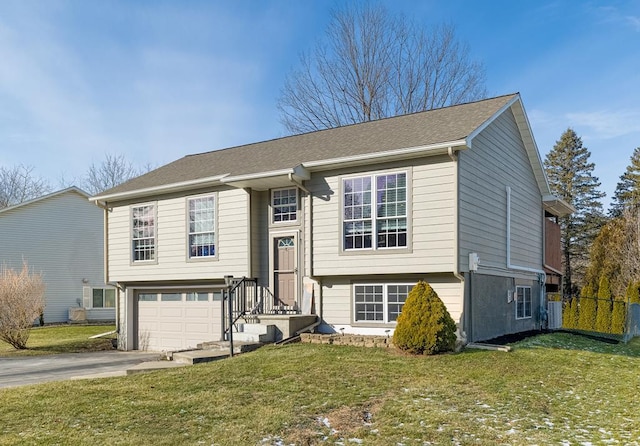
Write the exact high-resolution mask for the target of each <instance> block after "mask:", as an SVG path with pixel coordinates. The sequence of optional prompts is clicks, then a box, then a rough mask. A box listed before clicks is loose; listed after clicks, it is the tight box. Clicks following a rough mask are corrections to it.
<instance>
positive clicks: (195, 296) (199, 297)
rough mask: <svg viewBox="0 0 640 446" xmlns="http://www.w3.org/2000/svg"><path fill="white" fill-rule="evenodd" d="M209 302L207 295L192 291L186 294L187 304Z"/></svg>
mask: <svg viewBox="0 0 640 446" xmlns="http://www.w3.org/2000/svg"><path fill="white" fill-rule="evenodd" d="M208 300H209V293H203V292H199V291H194V292H191V293H187V302H196V301H197V302H206V301H208Z"/></svg>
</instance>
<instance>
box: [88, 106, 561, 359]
mask: <svg viewBox="0 0 640 446" xmlns="http://www.w3.org/2000/svg"><path fill="white" fill-rule="evenodd" d="M92 200H93V201H95V202H96V203H99V204H100V205H101V206H102V207H103V208H104V209H105V218H106V220H107V228H108V231H107V234H108V235H107V249H106V255H107V273H106V275H107V278H108V281H109V282H111V283H114V284H116V285H117V287H118V290H119V300H118V310H117V312H118V322H119V326H118V329H119V334H120V337H119V342H120V344H119V345H120V348H122V349H138V348H140V349H150V350H177V349H186V348H190V347H195V346H196V345H197V344H198V343H200V342H202V341H211V340H220V339H221V338H225V337H227V336H228V330H229V326H231V327H232V330H234V331H236V330H237V331H239V332H240V331H244V333H235V334H234V339H238V338H241V337H242V336H243V335H247V334H248V333H263V334H262V335H260V336H261V337H260V338H261V339H265V338H270V339H274V338H275V339H280V338H287V337H288V336H292V335H294V334H295V333H296V332H298V331H299V330H301V329H311V328H313V329H315V330H317V331H320V332H338V333H340V332H343V333H359V334H382V335H384V334H391V333H392V332H393V328H394V325H395V321H396V318H397V316H398V314H399V313H400V311H401V310H402V305H403V303H404V301H405V298H406V296H407V293H408V292H409V290H410V289H411V287H412V286H413V284H415V283H416V282H417V281H418V280H419V279H423V280H425V281H427V282H429V283H430V284H431V285H432V286H433V288H434V289H435V290H436V291H437V293H438V294H439V296H440V297H441V299H442V300H443V301H444V302H445V304H446V305H447V308H448V310H449V312H450V313H451V316H452V317H453V319H454V320H455V321H456V322H457V323H458V326H459V336H460V338H462V339H463V340H466V341H467V342H468V341H478V340H484V339H488V338H492V337H495V336H499V335H503V334H507V333H514V332H519V331H524V330H531V329H535V328H539V327H540V326H541V325H542V324H544V312H543V311H541V309H542V308H544V305H545V289H546V288H548V289H553V288H554V287H556V286H557V284H558V283H559V281H558V280H559V278H560V274H561V272H560V269H561V264H560V262H559V259H560V256H559V249H560V243H559V232H557V224H556V222H555V219H556V218H557V217H558V216H562V215H565V214H567V213H569V212H571V207H570V206H568V205H567V204H566V203H564V202H562V201H561V200H559V199H557V198H556V197H554V196H552V195H551V193H550V190H549V185H548V183H547V179H546V177H545V173H544V170H543V167H542V163H541V160H540V155H539V153H538V150H537V147H536V144H535V141H534V138H533V135H532V133H531V129H530V126H529V122H528V120H527V117H526V114H525V111H524V108H523V106H522V102H521V99H520V96H519V95H518V94H511V95H507V96H501V97H496V98H492V99H487V100H483V101H478V102H473V103H468V104H464V105H457V106H452V107H446V108H442V109H438V110H432V111H427V112H422V113H415V114H411V115H405V116H399V117H394V118H389V119H382V120H379V121H373V122H367V123H362V124H356V125H350V126H345V127H340V128H335V129H330V130H323V131H317V132H312V133H308V134H303V135H298V136H291V137H286V138H280V139H275V140H271V141H265V142H260V143H255V144H248V145H245V146H239V147H233V148H229V149H225V150H217V151H212V152H207V153H202V154H197V155H190V156H186V157H184V158H182V159H179V160H177V161H175V162H173V163H170V164H168V165H166V166H163V167H160V168H159V169H157V170H154V171H152V172H149V173H147V174H145V175H143V176H140V177H138V178H135V179H133V180H131V181H129V182H127V183H125V184H122V185H120V186H118V187H116V188H113V189H111V190H108V191H105V192H104V193H102V194H100V195H98V196H95V197H92ZM242 278H246V279H242ZM229 287H231V288H229ZM229 289H230V290H231V291H232V292H231V293H228V290H229ZM228 294H229V295H230V298H229V301H230V302H231V305H228V304H229V301H225V302H223V299H225V296H227V295H228ZM229 309H230V310H231V320H232V322H235V323H232V324H230V323H229V317H228V316H227V314H229ZM236 336H237V337H236Z"/></svg>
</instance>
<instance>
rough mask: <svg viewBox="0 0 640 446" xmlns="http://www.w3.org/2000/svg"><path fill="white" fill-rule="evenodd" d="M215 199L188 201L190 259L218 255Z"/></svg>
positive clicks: (193, 199)
mask: <svg viewBox="0 0 640 446" xmlns="http://www.w3.org/2000/svg"><path fill="white" fill-rule="evenodd" d="M215 204H216V203H215V197H214V196H209V197H198V198H190V199H189V200H188V213H189V215H188V232H189V234H188V239H189V246H188V252H189V258H192V259H193V258H203V257H213V256H215V255H216V242H215V236H216V228H215V221H216V220H215V216H216V215H215Z"/></svg>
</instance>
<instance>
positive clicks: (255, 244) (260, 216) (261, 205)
mask: <svg viewBox="0 0 640 446" xmlns="http://www.w3.org/2000/svg"><path fill="white" fill-rule="evenodd" d="M251 247H252V253H251V262H252V263H251V265H252V266H251V272H252V274H253V276H254V277H257V278H258V279H259V283H260V284H261V285H263V286H269V283H270V280H269V191H255V190H254V191H252V192H251Z"/></svg>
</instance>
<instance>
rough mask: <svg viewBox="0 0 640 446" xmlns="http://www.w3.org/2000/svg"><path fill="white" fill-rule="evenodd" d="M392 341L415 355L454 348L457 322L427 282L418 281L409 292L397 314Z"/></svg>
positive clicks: (430, 353) (447, 350)
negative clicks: (400, 310)
mask: <svg viewBox="0 0 640 446" xmlns="http://www.w3.org/2000/svg"><path fill="white" fill-rule="evenodd" d="M393 344H394V345H395V346H396V347H398V348H399V349H401V350H404V351H406V352H409V353H412V354H415V355H422V354H424V355H434V354H436V353H441V352H449V351H453V350H454V349H455V346H456V323H455V322H454V321H453V319H452V318H451V315H449V311H447V307H445V305H444V303H443V302H442V300H440V298H439V297H438V294H437V293H436V292H435V291H434V290H433V288H431V286H430V285H429V284H428V283H426V282H423V281H420V282H418V283H417V284H416V285H415V286H414V287H413V289H412V290H411V292H409V295H408V296H407V300H406V302H405V303H404V306H403V307H402V312H401V313H400V315H399V316H398V321H397V325H396V329H395V331H394V333H393Z"/></svg>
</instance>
